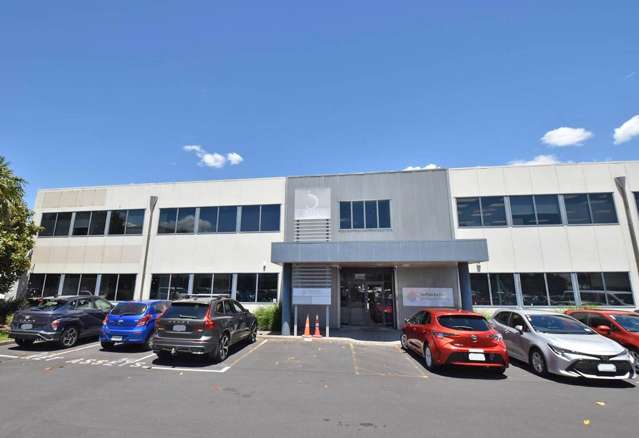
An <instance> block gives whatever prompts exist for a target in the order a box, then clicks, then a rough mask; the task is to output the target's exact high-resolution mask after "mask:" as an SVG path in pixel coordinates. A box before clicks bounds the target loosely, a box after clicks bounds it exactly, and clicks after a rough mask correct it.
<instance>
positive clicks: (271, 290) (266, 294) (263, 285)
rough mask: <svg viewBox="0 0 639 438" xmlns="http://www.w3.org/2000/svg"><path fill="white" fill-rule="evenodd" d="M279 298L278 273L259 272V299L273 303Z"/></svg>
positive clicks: (259, 300)
mask: <svg viewBox="0 0 639 438" xmlns="http://www.w3.org/2000/svg"><path fill="white" fill-rule="evenodd" d="M276 300H277V274H270V273H269V274H259V275H258V278H257V301H258V302H261V303H271V302H275V301H276Z"/></svg>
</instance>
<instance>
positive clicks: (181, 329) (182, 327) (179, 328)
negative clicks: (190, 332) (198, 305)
mask: <svg viewBox="0 0 639 438" xmlns="http://www.w3.org/2000/svg"><path fill="white" fill-rule="evenodd" d="M173 331H174V332H185V331H186V326H185V325H184V324H176V325H174V326H173Z"/></svg>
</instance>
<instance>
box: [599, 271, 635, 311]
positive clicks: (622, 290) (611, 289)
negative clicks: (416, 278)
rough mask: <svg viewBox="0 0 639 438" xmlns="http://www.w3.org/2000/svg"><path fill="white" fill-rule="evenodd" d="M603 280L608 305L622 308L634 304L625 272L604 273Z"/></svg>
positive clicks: (628, 279)
mask: <svg viewBox="0 0 639 438" xmlns="http://www.w3.org/2000/svg"><path fill="white" fill-rule="evenodd" d="M604 280H605V282H606V292H607V293H606V298H607V299H608V304H609V305H613V306H624V305H633V304H634V303H635V302H634V299H633V296H632V288H631V287H630V278H629V277H628V273H627V272H604Z"/></svg>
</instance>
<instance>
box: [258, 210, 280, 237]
mask: <svg viewBox="0 0 639 438" xmlns="http://www.w3.org/2000/svg"><path fill="white" fill-rule="evenodd" d="M260 215H261V218H260V230H261V231H279V230H280V205H279V204H273V205H262V208H261V211H260Z"/></svg>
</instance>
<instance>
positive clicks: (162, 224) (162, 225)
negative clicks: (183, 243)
mask: <svg viewBox="0 0 639 438" xmlns="http://www.w3.org/2000/svg"><path fill="white" fill-rule="evenodd" d="M176 218H177V208H161V209H160V220H159V222H158V234H171V233H175V226H176V224H177V220H176Z"/></svg>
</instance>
